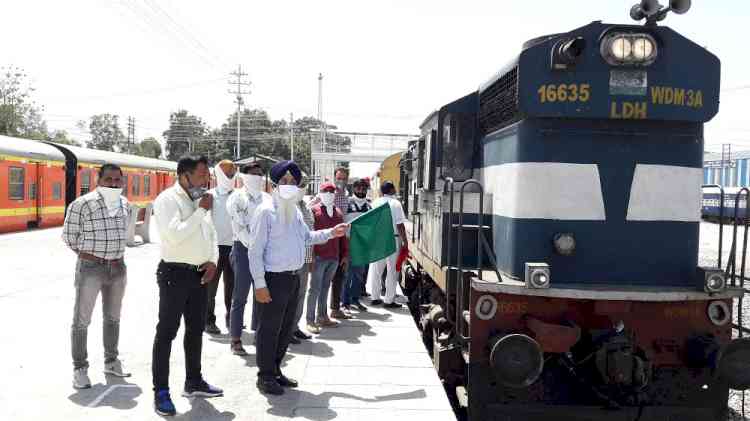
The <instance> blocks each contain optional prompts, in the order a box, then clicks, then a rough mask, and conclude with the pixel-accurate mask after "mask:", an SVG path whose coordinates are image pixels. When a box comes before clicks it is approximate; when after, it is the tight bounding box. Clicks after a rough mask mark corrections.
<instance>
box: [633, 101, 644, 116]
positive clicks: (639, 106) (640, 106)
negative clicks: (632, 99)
mask: <svg viewBox="0 0 750 421" xmlns="http://www.w3.org/2000/svg"><path fill="white" fill-rule="evenodd" d="M633 107H634V108H635V109H634V110H633V118H635V119H639V120H645V119H646V114H647V111H648V105H647V104H646V102H636V103H635V104H634V105H633Z"/></svg>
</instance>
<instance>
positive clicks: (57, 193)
mask: <svg viewBox="0 0 750 421" xmlns="http://www.w3.org/2000/svg"><path fill="white" fill-rule="evenodd" d="M60 199H62V183H55V184H53V185H52V200H60Z"/></svg>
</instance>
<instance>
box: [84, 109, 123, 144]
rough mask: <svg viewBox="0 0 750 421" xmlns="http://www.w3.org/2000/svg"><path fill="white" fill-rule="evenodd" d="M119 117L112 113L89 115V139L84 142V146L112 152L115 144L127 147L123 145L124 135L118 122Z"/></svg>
mask: <svg viewBox="0 0 750 421" xmlns="http://www.w3.org/2000/svg"><path fill="white" fill-rule="evenodd" d="M118 119H119V117H118V116H116V115H114V114H97V115H94V116H91V120H90V121H89V133H91V140H89V141H87V142H86V146H87V147H89V148H92V149H99V150H101V151H112V152H114V150H115V146H118V147H120V148H121V149H129V148H128V147H127V145H126V146H123V139H124V137H125V136H124V135H123V134H122V130H120V125H119V123H118Z"/></svg>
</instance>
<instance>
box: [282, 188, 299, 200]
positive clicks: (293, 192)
mask: <svg viewBox="0 0 750 421" xmlns="http://www.w3.org/2000/svg"><path fill="white" fill-rule="evenodd" d="M278 189H279V196H280V197H281V198H282V199H284V200H291V199H296V198H297V192H299V187H297V186H292V185H287V184H282V185H280V186H279V187H278Z"/></svg>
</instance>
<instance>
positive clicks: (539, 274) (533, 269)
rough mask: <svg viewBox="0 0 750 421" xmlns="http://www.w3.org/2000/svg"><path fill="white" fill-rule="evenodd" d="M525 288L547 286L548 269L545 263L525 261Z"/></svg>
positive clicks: (548, 278) (548, 279)
mask: <svg viewBox="0 0 750 421" xmlns="http://www.w3.org/2000/svg"><path fill="white" fill-rule="evenodd" d="M525 266H526V271H525V272H526V276H525V281H526V288H535V289H541V288H549V285H550V270H549V265H548V264H546V263H526V265H525Z"/></svg>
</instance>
